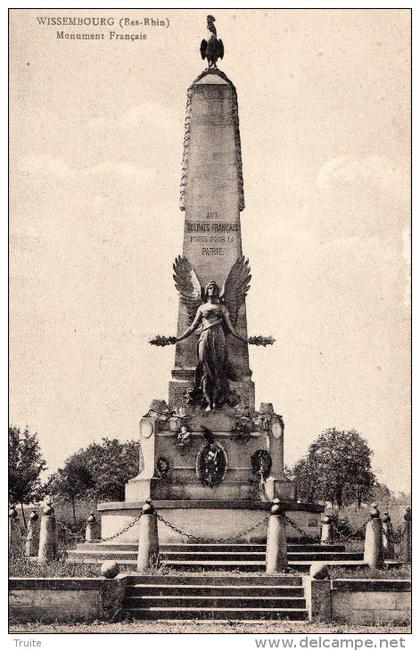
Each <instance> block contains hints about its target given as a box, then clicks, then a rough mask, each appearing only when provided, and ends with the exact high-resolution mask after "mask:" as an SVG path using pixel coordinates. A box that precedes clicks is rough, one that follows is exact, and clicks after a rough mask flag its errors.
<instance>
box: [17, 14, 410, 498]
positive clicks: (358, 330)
mask: <svg viewBox="0 0 420 651" xmlns="http://www.w3.org/2000/svg"><path fill="white" fill-rule="evenodd" d="M207 13H209V12H208V11H207V10H206V9H195V10H163V9H159V10H158V9H155V10H153V12H152V13H151V14H149V13H147V14H144V12H143V10H141V9H137V10H105V9H104V10H91V11H88V10H64V9H57V10H18V11H16V10H15V11H13V10H12V12H11V21H10V24H11V27H10V29H11V33H10V48H11V54H10V84H11V86H10V156H11V174H10V180H11V188H10V422H11V423H12V424H13V425H15V426H19V427H25V426H28V427H29V428H30V430H31V431H36V432H37V433H38V435H39V440H40V443H41V447H42V450H43V453H44V456H45V458H46V460H47V463H48V468H49V471H51V472H53V471H54V470H55V469H56V468H57V467H59V466H60V465H62V464H63V462H64V460H65V458H66V457H68V456H69V455H71V454H72V453H73V452H74V451H75V450H77V449H79V448H80V447H84V446H86V445H88V444H89V443H90V442H91V441H93V440H96V441H99V440H100V439H101V438H102V437H103V436H109V437H117V438H119V439H121V440H126V439H134V438H137V437H138V421H139V419H140V417H141V416H142V415H143V414H144V413H145V412H146V411H147V409H148V405H149V403H150V402H151V400H152V399H154V398H164V399H166V398H167V391H168V382H169V379H170V370H171V368H172V365H173V361H174V349H173V348H172V347H168V348H165V349H160V348H156V347H152V346H150V345H149V344H148V339H149V338H150V337H152V336H153V335H155V334H157V333H162V334H163V333H164V334H168V335H169V334H174V333H175V329H176V321H177V305H178V300H177V294H176V291H175V289H174V287H173V281H172V262H173V260H174V258H175V256H177V255H179V254H180V253H182V250H181V246H182V237H183V219H184V214H185V213H182V212H181V211H180V210H179V185H180V176H181V158H182V141H183V135H184V134H183V130H184V126H183V123H184V116H185V102H186V92H187V88H188V86H189V85H190V83H191V82H192V81H193V79H194V78H195V77H196V76H197V75H198V74H199V73H200V72H201V70H202V69H203V67H204V66H203V62H202V61H201V58H200V56H199V51H198V48H199V44H200V41H201V39H202V38H203V37H205V36H206V16H207ZM53 16H55V17H57V16H72V17H75V16H85V17H89V16H95V17H98V16H100V17H105V18H110V17H112V18H114V20H115V26H113V27H112V26H105V27H91V28H89V27H74V26H73V27H60V28H57V27H56V26H53V25H50V26H48V25H40V24H39V22H40V21H38V20H37V18H38V17H53ZM215 16H216V27H217V29H218V35H219V36H220V37H221V38H222V39H223V42H224V45H225V57H224V59H223V61H222V62H221V64H220V68H221V69H222V70H223V71H224V72H225V73H226V74H227V75H228V77H229V78H230V79H231V80H232V81H233V83H234V84H235V86H236V89H237V93H238V102H239V118H240V130H241V141H242V159H243V171H244V189H245V205H246V207H245V210H244V211H243V212H242V213H241V215H242V217H241V221H242V238H243V249H244V253H245V254H246V255H247V257H249V260H250V264H251V269H252V284H251V289H250V291H249V294H248V298H247V316H248V332H249V334H250V335H254V334H263V335H270V334H271V335H273V336H274V337H275V338H276V344H275V345H274V346H273V347H270V348H267V349H263V348H256V347H251V349H250V358H251V368H252V369H253V379H254V381H255V383H256V404H257V406H258V405H259V404H260V402H272V403H274V406H275V409H276V411H277V412H278V413H281V414H282V415H283V417H284V420H285V423H286V431H285V459H286V463H287V464H288V465H291V464H292V463H294V462H295V461H296V460H297V459H298V458H300V457H301V456H302V455H303V454H305V452H306V450H307V448H308V445H309V444H310V443H311V442H312V441H313V440H314V439H315V438H316V437H317V436H318V434H319V433H320V432H321V431H322V430H323V429H324V428H327V427H334V426H335V427H337V428H343V429H352V428H356V429H357V430H358V431H359V432H360V433H361V434H362V435H363V436H364V437H365V438H366V440H367V441H368V443H369V445H370V447H371V449H372V450H373V452H374V456H373V468H374V470H375V472H376V473H377V475H378V478H379V480H380V481H382V482H385V483H386V484H387V485H388V486H389V487H390V488H392V489H393V490H397V491H398V490H404V491H406V490H408V489H409V485H410V311H409V310H410V303H409V301H410V294H409V293H410V276H409V272H410V258H409V256H410V42H409V33H410V13H409V11H408V10H385V9H370V10H366V9H365V10H363V9H359V10H357V9H354V10H353V9H352V10H350V9H347V10H346V9H341V10H327V9H322V10H298V9H293V10H263V9H260V10H221V9H218V10H217V12H216V13H215ZM146 17H147V18H149V19H151V18H154V19H155V20H156V19H160V20H162V21H164V22H166V25H167V24H168V23H167V21H166V19H169V26H168V27H166V26H150V25H149V26H145V25H143V26H132V27H124V29H121V28H120V27H119V25H118V21H119V20H120V18H123V19H124V18H129V20H139V21H143V22H144V18H146ZM61 30H64V31H65V32H79V33H80V32H88V33H99V32H103V33H104V35H105V38H104V39H103V40H102V39H101V40H89V41H87V40H84V41H73V40H65V39H59V38H57V31H61ZM109 31H115V33H117V34H125V33H133V34H140V33H142V34H143V35H146V37H147V38H146V39H141V40H140V39H139V40H133V41H130V40H129V41H127V40H116V39H109V38H108V33H109Z"/></svg>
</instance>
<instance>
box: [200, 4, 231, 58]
mask: <svg viewBox="0 0 420 651" xmlns="http://www.w3.org/2000/svg"><path fill="white" fill-rule="evenodd" d="M215 20H216V19H215V17H214V16H207V29H208V30H209V32H210V37H209V38H208V39H207V40H206V39H205V38H203V40H202V41H201V45H200V53H201V58H202V59H207V62H208V64H209V65H208V67H209V68H217V65H216V64H217V59H223V56H224V53H225V49H224V47H223V41H222V39H221V38H217V31H216V27H215V24H214V23H215Z"/></svg>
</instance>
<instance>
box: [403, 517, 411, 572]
mask: <svg viewBox="0 0 420 651" xmlns="http://www.w3.org/2000/svg"><path fill="white" fill-rule="evenodd" d="M404 520H405V530H404V538H403V540H402V559H403V562H404V563H411V508H410V507H409V506H407V508H406V510H405V513H404Z"/></svg>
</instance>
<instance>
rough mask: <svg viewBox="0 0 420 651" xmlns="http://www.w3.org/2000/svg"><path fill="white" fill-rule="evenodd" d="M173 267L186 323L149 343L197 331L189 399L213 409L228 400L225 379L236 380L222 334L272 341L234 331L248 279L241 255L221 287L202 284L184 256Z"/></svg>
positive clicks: (173, 339)
mask: <svg viewBox="0 0 420 651" xmlns="http://www.w3.org/2000/svg"><path fill="white" fill-rule="evenodd" d="M173 269H174V276H173V278H174V281H175V287H176V289H177V290H178V292H179V295H180V298H181V301H182V303H183V304H184V305H185V306H186V308H187V313H188V317H189V321H190V325H189V327H188V328H187V329H186V330H185V332H183V333H182V334H181V335H179V337H162V336H158V337H155V339H152V340H151V342H150V343H152V344H155V345H161V346H164V345H167V344H174V343H177V342H179V341H183V340H184V339H186V338H187V337H190V336H191V335H192V334H193V332H196V333H197V334H198V342H197V357H198V363H197V366H196V371H195V386H194V389H193V391H192V392H191V398H192V400H193V401H194V402H199V401H200V400H203V399H204V401H205V402H206V403H207V410H214V409H217V408H218V407H221V406H222V405H223V404H224V403H225V402H227V401H228V400H229V396H230V394H231V392H230V388H229V380H235V379H236V378H235V373H234V369H233V367H232V365H231V363H230V361H229V356H228V348H227V343H226V336H227V335H229V334H231V335H232V336H233V337H235V338H236V339H238V340H239V341H241V342H242V343H243V344H248V343H255V344H257V345H264V346H265V345H267V344H271V343H273V341H274V340H273V339H272V338H271V337H265V338H261V337H260V338H255V337H254V338H252V337H251V338H250V339H245V338H244V337H241V335H240V334H238V333H237V332H236V330H235V326H236V323H237V320H238V314H239V308H240V307H241V305H242V304H243V303H244V301H245V297H246V295H247V292H248V289H249V282H250V280H251V274H250V267H249V262H248V260H247V259H245V257H244V256H241V257H239V258H238V259H237V260H236V262H235V263H234V264H233V265H232V267H231V270H230V272H229V274H228V276H227V278H226V281H225V283H224V285H223V288H222V290H220V288H219V286H218V284H217V283H216V282H215V281H214V280H212V281H210V282H209V283H208V285H206V287H202V286H201V283H200V281H199V279H198V277H197V274H196V273H195V271H194V269H193V267H192V266H191V264H190V262H189V261H188V260H187V258H185V257H182V256H178V257H177V258H176V259H175V262H174V265H173ZM256 339H264V342H260V341H254V340H256Z"/></svg>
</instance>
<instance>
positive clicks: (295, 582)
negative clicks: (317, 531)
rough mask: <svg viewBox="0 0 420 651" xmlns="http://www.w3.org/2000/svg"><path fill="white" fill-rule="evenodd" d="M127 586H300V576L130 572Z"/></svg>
mask: <svg viewBox="0 0 420 651" xmlns="http://www.w3.org/2000/svg"><path fill="white" fill-rule="evenodd" d="M127 583H128V585H129V586H132V587H136V586H140V587H145V586H171V587H177V588H180V587H181V586H201V587H209V586H210V587H232V588H237V587H240V588H247V587H248V586H249V587H258V586H264V587H266V586H271V587H277V588H279V587H283V586H285V587H287V588H290V587H302V577H301V576H298V575H296V574H286V573H285V574H263V575H252V574H243V575H238V574H231V575H226V574H223V575H212V576H211V577H209V575H199V574H191V573H190V574H130V575H128V576H127Z"/></svg>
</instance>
